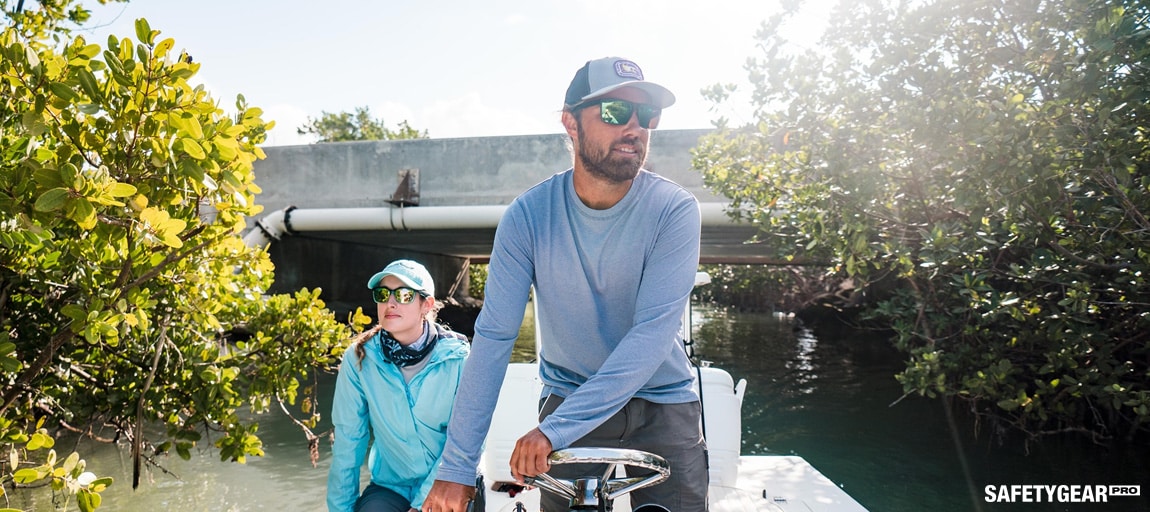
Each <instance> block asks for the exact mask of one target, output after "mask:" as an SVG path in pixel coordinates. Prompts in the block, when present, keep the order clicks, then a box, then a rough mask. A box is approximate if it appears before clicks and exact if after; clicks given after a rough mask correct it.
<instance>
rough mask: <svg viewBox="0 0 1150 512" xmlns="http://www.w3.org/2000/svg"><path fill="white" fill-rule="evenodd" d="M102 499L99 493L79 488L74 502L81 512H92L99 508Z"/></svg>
mask: <svg viewBox="0 0 1150 512" xmlns="http://www.w3.org/2000/svg"><path fill="white" fill-rule="evenodd" d="M102 501H103V498H102V497H100V495H99V494H96V493H94V492H92V491H89V490H88V489H80V492H77V493H76V504H77V505H79V506H80V510H82V511H83V512H92V511H94V510H96V509H97V508H100V503H101V502H102Z"/></svg>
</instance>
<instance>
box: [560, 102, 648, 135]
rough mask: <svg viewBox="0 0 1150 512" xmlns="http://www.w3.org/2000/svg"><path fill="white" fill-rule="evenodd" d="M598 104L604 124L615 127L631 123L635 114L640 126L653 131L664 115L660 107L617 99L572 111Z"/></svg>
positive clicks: (579, 107)
mask: <svg viewBox="0 0 1150 512" xmlns="http://www.w3.org/2000/svg"><path fill="white" fill-rule="evenodd" d="M596 104H597V105H599V118H600V119H602V120H603V122H604V123H607V124H610V125H615V126H622V125H625V124H627V123H628V122H630V121H631V114H635V115H636V116H637V117H638V118H639V126H641V127H643V128H645V129H648V130H653V129H655V127H657V126H659V116H660V115H661V114H662V113H663V109H661V108H659V107H655V106H652V105H645V104H643V103H632V102H630V101H627V100H615V99H605V100H594V101H590V102H588V103H583V104H580V105H576V106H575V108H573V109H571V110H572V111H577V110H579V109H581V108H585V107H589V106H591V105H596Z"/></svg>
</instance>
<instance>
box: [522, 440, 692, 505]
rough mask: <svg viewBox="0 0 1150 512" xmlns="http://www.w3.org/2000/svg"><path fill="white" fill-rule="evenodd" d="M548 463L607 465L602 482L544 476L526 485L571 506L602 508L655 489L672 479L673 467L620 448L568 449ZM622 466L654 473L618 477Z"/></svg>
mask: <svg viewBox="0 0 1150 512" xmlns="http://www.w3.org/2000/svg"><path fill="white" fill-rule="evenodd" d="M548 461H549V462H550V463H551V464H552V465H555V464H606V465H607V469H606V470H605V471H603V476H602V477H601V478H595V477H592V476H588V477H584V478H577V479H575V480H563V479H558V478H555V477H552V476H551V475H548V474H547V473H541V474H539V475H538V476H536V477H534V478H530V477H529V478H526V479H525V481H526V482H527V483H528V484H530V485H534V486H536V487H539V488H540V489H545V490H548V491H551V492H553V493H555V494H559V495H562V496H567V497H568V498H571V506H572V507H573V508H574V507H575V506H588V505H594V506H598V505H599V502H601V501H604V502H605V503H610V502H612V501H614V500H615V498H618V497H619V496H622V495H624V494H627V493H629V492H631V491H634V490H636V489H642V488H644V487H647V486H651V485H655V484H657V483H659V482H662V481H663V480H666V479H667V477H669V476H671V466H670V465H669V464H667V460H666V459H664V458H662V457H660V456H658V455H655V454H653V453H647V452H644V451H640V450H626V449H619V448H567V449H565V450H555V451H553V452H551V457H549V459H548ZM620 465H622V466H630V467H635V468H640V469H645V470H648V471H650V473H648V474H645V475H641V476H633V477H614V476H613V475H614V474H615V469H616V468H618V467H619V466H620Z"/></svg>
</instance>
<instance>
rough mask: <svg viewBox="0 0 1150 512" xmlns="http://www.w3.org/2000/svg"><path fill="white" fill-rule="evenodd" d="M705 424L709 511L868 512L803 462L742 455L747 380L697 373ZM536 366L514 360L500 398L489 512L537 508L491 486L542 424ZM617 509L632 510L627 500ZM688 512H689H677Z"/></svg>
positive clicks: (491, 440) (530, 496)
mask: <svg viewBox="0 0 1150 512" xmlns="http://www.w3.org/2000/svg"><path fill="white" fill-rule="evenodd" d="M699 373H700V377H701V378H700V381H701V382H702V388H703V415H704V418H703V421H704V426H705V433H706V436H707V446H708V452H709V458H710V479H711V483H710V488H709V494H708V496H709V499H708V501H709V507H710V512H750V511H773V512H790V511H803V512H866V509H865V508H863V507H862V505H859V504H858V502H856V501H855V500H854V499H852V498H851V497H850V495H848V494H847V493H846V492H845V491H843V490H842V489H841V488H839V487H838V486H837V485H835V483H834V482H832V481H830V479H828V478H827V477H825V476H823V474H822V473H819V472H818V470H816V469H815V468H814V467H813V466H811V465H810V464H809V463H807V461H806V460H804V459H803V458H802V457H798V456H793V455H740V454H739V448H740V444H741V439H742V423H741V409H742V400H743V391H744V390H745V389H746V381H745V380H740V381H739V382H738V383H737V384H736V383H734V382H733V380H732V379H731V376H730V375H729V374H728V373H727V372H726V371H724V370H721V369H718V368H700V369H699ZM538 374H539V372H538V367H537V366H536V364H534V363H512V364H511V365H510V366H508V369H507V376H506V377H505V378H504V381H503V387H502V389H501V390H500V394H499V403H498V405H496V408H495V414H494V416H493V418H492V424H491V431H490V433H489V434H488V436H487V444H486V446H485V451H484V455H483V457H484V458H483V462H482V464H481V468H482V471H483V475H484V481H485V483H486V485H485V487H486V490H485V495H486V500H487V506H486V511H487V512H496V511H499V512H513V511H515V510H517V509H516V507H517V506H519V505H520V504H521V505H522V507H523V508H521V509H519V510H527V511H531V512H534V511H537V510H539V493H540V491H539V490H537V489H530V490H524V491H521V492H517V493H515V494H514V495H512V494H510V493H508V492H501V491H498V490H495V489H493V487H494V488H498V487H499V484H500V483H501V482H511V481H512V478H511V474H510V471H509V469H508V461H509V460H510V459H511V451H512V449H513V448H514V447H515V441H516V440H517V439H519V437H520V436H522V435H523V434H525V433H527V431H529V430H531V429H532V428H534V427H535V426H536V425H537V422H536V421H537V420H536V415H537V412H536V409H537V406H538V401H539V395H540V392H541V390H542V383H541V382H540V381H539V377H538ZM614 510H616V511H618V512H630V510H631V506H630V501H629V500H628V497H627V496H623V497H622V498H620V499H618V500H616V501H615V503H614ZM675 512H686V511H675Z"/></svg>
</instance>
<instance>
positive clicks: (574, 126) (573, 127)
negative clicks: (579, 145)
mask: <svg viewBox="0 0 1150 512" xmlns="http://www.w3.org/2000/svg"><path fill="white" fill-rule="evenodd" d="M563 129H565V130H567V136H568V137H571V139H572V140H574V139H576V138H578V135H579V123H578V121H577V120H576V119H575V114H574V113H572V112H571V111H568V110H564V111H563Z"/></svg>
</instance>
